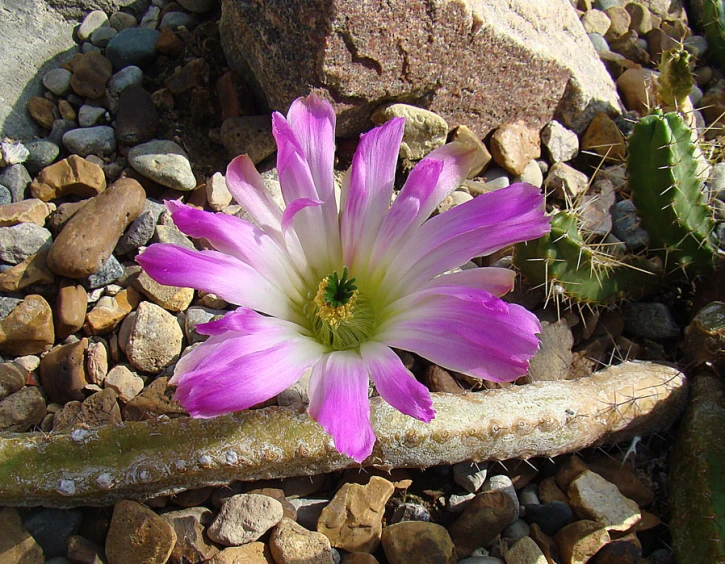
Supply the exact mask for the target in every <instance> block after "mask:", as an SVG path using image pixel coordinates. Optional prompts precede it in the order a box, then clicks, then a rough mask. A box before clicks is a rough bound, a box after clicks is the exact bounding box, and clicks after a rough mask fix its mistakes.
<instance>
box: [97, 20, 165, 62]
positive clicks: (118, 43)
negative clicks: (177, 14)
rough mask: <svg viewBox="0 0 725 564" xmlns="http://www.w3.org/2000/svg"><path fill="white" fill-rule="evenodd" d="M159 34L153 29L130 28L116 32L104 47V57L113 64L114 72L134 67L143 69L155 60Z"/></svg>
mask: <svg viewBox="0 0 725 564" xmlns="http://www.w3.org/2000/svg"><path fill="white" fill-rule="evenodd" d="M158 38H159V32H158V31H156V30H155V29H147V28H143V27H130V28H128V29H124V30H122V31H119V32H118V35H117V36H116V37H114V38H113V39H111V41H110V42H109V43H108V45H107V46H106V57H107V58H108V59H109V60H110V61H111V63H113V68H114V69H115V70H120V69H122V68H124V67H127V66H130V65H135V66H137V67H141V68H143V67H145V66H147V65H149V64H151V63H153V62H154V60H155V59H156V40H157V39H158Z"/></svg>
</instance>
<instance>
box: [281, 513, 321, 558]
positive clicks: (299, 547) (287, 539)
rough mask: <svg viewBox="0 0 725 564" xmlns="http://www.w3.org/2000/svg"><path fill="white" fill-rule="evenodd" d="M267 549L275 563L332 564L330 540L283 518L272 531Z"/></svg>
mask: <svg viewBox="0 0 725 564" xmlns="http://www.w3.org/2000/svg"><path fill="white" fill-rule="evenodd" d="M269 549H270V552H271V553H272V557H273V558H274V560H275V562H309V563H310V564H313V563H314V564H332V563H333V562H334V560H333V558H332V548H331V546H330V540H329V539H328V538H327V537H326V536H325V535H323V534H322V533H318V532H314V531H308V530H307V529H305V528H304V527H303V526H302V525H298V524H297V523H295V522H294V521H293V520H292V519H289V518H287V517H285V518H283V519H282V520H281V521H280V522H279V523H278V524H277V525H276V526H275V527H274V529H273V530H272V535H271V536H270V538H269Z"/></svg>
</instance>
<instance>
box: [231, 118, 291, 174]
mask: <svg viewBox="0 0 725 564" xmlns="http://www.w3.org/2000/svg"><path fill="white" fill-rule="evenodd" d="M220 135H221V139H222V143H223V144H224V147H225V148H226V150H227V154H228V155H229V157H230V158H233V157H236V156H237V155H249V158H250V159H252V161H253V162H254V164H257V163H258V162H260V161H263V160H264V159H266V158H267V157H268V156H270V155H271V154H272V153H274V152H275V151H276V150H277V144H276V143H275V141H274V137H273V136H272V120H271V118H270V116H243V117H230V118H227V119H225V120H224V123H222V127H221V132H220Z"/></svg>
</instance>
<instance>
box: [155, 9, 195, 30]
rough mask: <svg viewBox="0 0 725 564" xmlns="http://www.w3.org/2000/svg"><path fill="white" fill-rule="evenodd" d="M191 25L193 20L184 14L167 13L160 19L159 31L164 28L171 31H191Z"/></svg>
mask: <svg viewBox="0 0 725 564" xmlns="http://www.w3.org/2000/svg"><path fill="white" fill-rule="evenodd" d="M193 24H194V20H193V18H192V17H191V16H190V15H189V14H187V13H186V12H169V13H167V14H166V15H165V16H164V17H163V18H162V19H161V23H160V24H159V29H164V28H165V27H168V28H171V29H177V28H179V27H185V28H186V29H192V28H193Z"/></svg>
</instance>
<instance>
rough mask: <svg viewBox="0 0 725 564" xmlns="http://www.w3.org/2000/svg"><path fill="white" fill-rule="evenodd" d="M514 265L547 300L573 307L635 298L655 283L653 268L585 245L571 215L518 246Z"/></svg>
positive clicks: (562, 216) (639, 259)
mask: <svg viewBox="0 0 725 564" xmlns="http://www.w3.org/2000/svg"><path fill="white" fill-rule="evenodd" d="M514 264H515V265H516V267H517V268H518V269H519V270H520V271H521V273H522V274H523V275H524V276H526V279H527V280H528V281H529V282H530V283H531V284H533V285H535V286H543V287H545V288H546V289H547V294H548V295H549V296H550V297H562V298H564V299H567V300H571V301H573V302H577V303H587V304H598V305H603V304H608V303H611V302H615V301H618V300H622V299H624V298H633V297H637V296H639V295H641V294H642V293H643V292H644V291H645V289H646V288H648V287H651V286H652V285H653V284H655V283H656V282H657V281H658V277H657V276H656V274H654V273H655V272H656V270H657V267H656V265H654V264H651V263H650V262H649V261H647V260H645V259H644V258H642V257H636V256H627V257H622V258H616V257H614V256H612V255H611V254H609V253H608V252H606V247H603V246H600V247H599V248H597V247H594V246H592V245H589V244H588V243H587V242H586V241H585V240H584V239H583V237H582V235H581V232H580V230H579V226H578V220H577V217H576V215H574V214H573V213H572V212H558V213H557V214H555V215H554V217H553V218H552V220H551V232H550V233H549V234H548V235H545V236H544V237H541V238H539V239H537V240H535V241H529V242H527V243H521V244H519V245H517V246H516V250H515V252H514Z"/></svg>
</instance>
